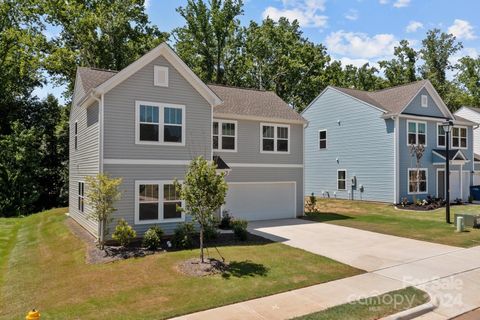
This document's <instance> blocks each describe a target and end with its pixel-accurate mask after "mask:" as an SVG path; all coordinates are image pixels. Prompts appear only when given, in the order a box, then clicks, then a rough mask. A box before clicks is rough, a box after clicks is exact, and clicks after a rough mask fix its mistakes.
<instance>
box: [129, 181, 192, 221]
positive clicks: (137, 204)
mask: <svg viewBox="0 0 480 320" xmlns="http://www.w3.org/2000/svg"><path fill="white" fill-rule="evenodd" d="M173 182H174V181H173V180H135V195H134V196H135V224H152V223H168V222H184V221H185V212H184V211H182V213H181V217H180V218H178V219H164V218H163V203H164V201H163V185H165V184H173ZM178 182H179V183H182V182H183V181H178ZM141 184H157V185H158V219H156V220H140V201H139V199H138V198H139V192H140V185H141ZM180 202H181V203H182V208H185V201H183V200H180Z"/></svg>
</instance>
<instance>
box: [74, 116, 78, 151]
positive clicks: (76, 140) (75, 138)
mask: <svg viewBox="0 0 480 320" xmlns="http://www.w3.org/2000/svg"><path fill="white" fill-rule="evenodd" d="M73 149H74V150H78V121H75V123H74V124H73Z"/></svg>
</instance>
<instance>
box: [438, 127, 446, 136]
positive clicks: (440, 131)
mask: <svg viewBox="0 0 480 320" xmlns="http://www.w3.org/2000/svg"><path fill="white" fill-rule="evenodd" d="M438 134H439V135H440V134H441V135H444V134H445V130H443V126H438Z"/></svg>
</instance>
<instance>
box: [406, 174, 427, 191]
mask: <svg viewBox="0 0 480 320" xmlns="http://www.w3.org/2000/svg"><path fill="white" fill-rule="evenodd" d="M427 177H428V174H427V169H418V170H417V169H408V193H410V194H418V193H427Z"/></svg>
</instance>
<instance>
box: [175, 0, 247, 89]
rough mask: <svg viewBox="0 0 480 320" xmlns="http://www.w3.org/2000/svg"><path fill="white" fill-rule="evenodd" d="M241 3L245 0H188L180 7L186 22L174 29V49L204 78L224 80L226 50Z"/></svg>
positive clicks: (207, 79)
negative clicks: (207, 0)
mask: <svg viewBox="0 0 480 320" xmlns="http://www.w3.org/2000/svg"><path fill="white" fill-rule="evenodd" d="M242 7H243V1H242V0H223V1H222V0H210V1H209V2H208V3H207V2H205V1H203V0H188V1H187V4H186V6H185V7H179V8H177V12H178V13H179V14H180V15H181V16H182V17H183V18H184V19H185V23H186V25H185V26H183V27H180V28H176V29H175V30H174V31H173V35H174V37H175V38H176V40H177V41H176V44H175V49H176V50H177V53H178V54H179V55H180V57H181V58H182V59H183V60H184V61H186V63H187V64H188V65H189V66H190V68H192V69H193V70H194V71H195V72H196V73H197V74H198V75H199V76H200V77H201V78H202V79H203V80H204V81H205V82H215V83H224V74H225V69H226V65H225V59H226V56H225V54H226V51H227V48H228V44H229V43H230V42H232V41H234V39H235V36H236V32H237V30H238V27H239V25H240V21H239V20H238V16H239V15H241V14H242V13H243V8H242Z"/></svg>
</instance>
